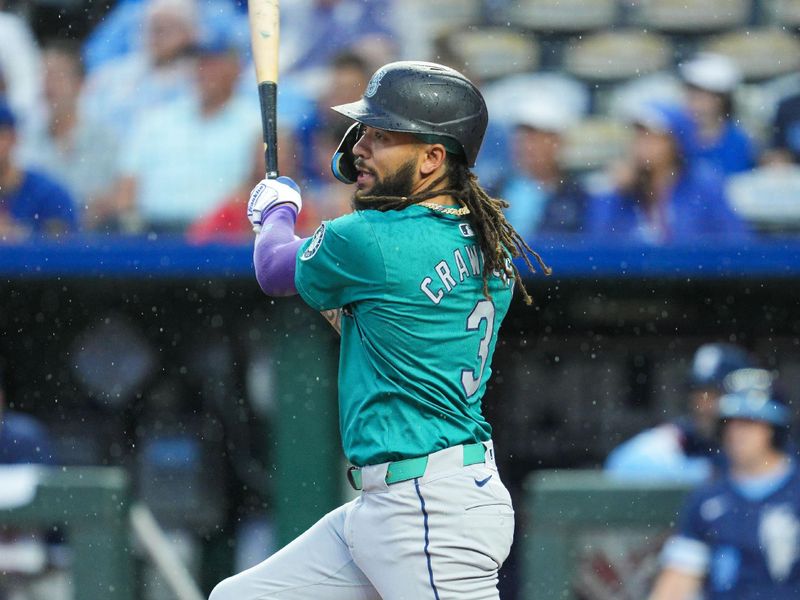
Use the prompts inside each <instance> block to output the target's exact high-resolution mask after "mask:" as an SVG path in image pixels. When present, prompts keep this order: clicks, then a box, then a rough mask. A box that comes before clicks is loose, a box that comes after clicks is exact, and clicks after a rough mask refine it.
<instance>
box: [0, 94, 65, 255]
mask: <svg viewBox="0 0 800 600" xmlns="http://www.w3.org/2000/svg"><path fill="white" fill-rule="evenodd" d="M16 142H17V132H16V118H15V117H14V113H13V112H12V111H11V109H10V108H9V106H8V104H6V103H5V102H4V101H3V100H2V99H0V243H2V242H15V241H22V240H24V239H26V238H27V237H29V236H30V235H31V234H45V235H54V236H58V235H60V234H62V233H65V232H67V231H71V230H73V229H75V223H76V218H75V211H74V203H73V200H72V197H71V196H70V195H69V192H67V190H66V189H64V188H63V187H62V186H61V185H60V184H59V183H57V182H56V181H54V180H52V179H50V178H49V177H47V176H46V175H43V174H42V173H39V172H37V171H33V170H26V169H21V168H19V167H18V166H17V165H16V164H15V162H14V159H13V151H14V147H15V145H16Z"/></svg>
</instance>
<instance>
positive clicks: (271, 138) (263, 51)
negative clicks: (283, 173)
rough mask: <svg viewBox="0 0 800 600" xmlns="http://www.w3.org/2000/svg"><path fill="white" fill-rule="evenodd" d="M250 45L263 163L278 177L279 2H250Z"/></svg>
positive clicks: (268, 174)
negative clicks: (262, 143) (256, 87)
mask: <svg viewBox="0 0 800 600" xmlns="http://www.w3.org/2000/svg"><path fill="white" fill-rule="evenodd" d="M248 11H249V21H250V42H251V44H252V47H253V62H254V63H255V67H256V78H257V81H258V100H259V104H260V106H261V129H262V133H263V135H264V160H265V162H266V166H267V177H268V178H270V179H274V178H276V177H277V176H278V123H277V104H278V103H277V100H278V41H279V39H280V8H279V2H278V0H250V1H249V2H248Z"/></svg>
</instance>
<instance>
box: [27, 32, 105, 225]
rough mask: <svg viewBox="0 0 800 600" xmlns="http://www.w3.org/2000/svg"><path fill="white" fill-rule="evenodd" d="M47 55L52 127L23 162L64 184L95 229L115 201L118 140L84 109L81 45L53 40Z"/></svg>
mask: <svg viewBox="0 0 800 600" xmlns="http://www.w3.org/2000/svg"><path fill="white" fill-rule="evenodd" d="M43 58H44V89H45V97H46V100H47V105H48V115H47V127H46V128H44V129H42V130H41V131H40V132H39V134H38V135H36V136H34V137H33V138H32V139H29V140H28V142H27V143H26V144H24V145H23V147H22V149H21V152H20V160H21V162H22V163H23V164H25V165H30V166H34V167H36V168H39V169H41V170H42V171H43V172H44V173H45V174H47V175H49V176H51V177H53V178H55V179H57V180H58V181H60V182H62V183H63V184H64V185H65V186H66V187H67V189H68V190H69V192H70V194H71V195H72V196H73V198H74V199H75V201H76V202H77V204H78V205H79V207H80V210H79V211H78V213H79V219H80V220H81V221H82V223H83V225H84V227H85V228H87V229H94V228H96V227H98V226H100V225H102V223H103V222H104V221H105V219H106V215H105V213H104V211H107V210H108V206H109V204H110V200H111V191H112V186H113V183H114V181H115V178H116V166H117V152H118V143H117V138H116V137H115V136H114V134H113V132H112V131H111V130H110V129H108V128H106V127H104V126H102V125H100V124H98V123H97V122H96V121H95V120H94V118H93V117H92V115H91V114H87V113H86V112H85V111H81V110H80V106H79V101H80V95H81V89H82V85H83V66H82V63H81V57H80V48H79V47H78V46H77V45H76V44H74V43H72V42H68V41H60V42H53V43H51V44H49V45H48V46H47V47H46V48H45V50H44V53H43Z"/></svg>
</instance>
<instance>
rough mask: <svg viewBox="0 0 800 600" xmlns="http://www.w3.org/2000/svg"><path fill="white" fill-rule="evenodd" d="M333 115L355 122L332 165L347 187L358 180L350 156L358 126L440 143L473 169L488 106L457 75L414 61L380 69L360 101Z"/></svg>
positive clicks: (480, 96) (334, 156) (343, 107)
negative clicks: (412, 135) (461, 157)
mask: <svg viewBox="0 0 800 600" xmlns="http://www.w3.org/2000/svg"><path fill="white" fill-rule="evenodd" d="M333 110H335V111H336V112H339V113H341V114H343V115H345V116H347V117H350V118H351V119H353V120H354V121H356V122H357V123H356V124H355V125H353V126H352V127H351V128H350V129H349V130H348V131H347V133H346V134H345V136H344V138H343V139H342V142H341V143H340V144H339V148H338V149H337V151H336V153H335V154H334V155H333V160H332V162H331V167H332V170H333V174H334V175H335V176H336V177H337V178H338V179H339V180H341V181H343V182H345V183H353V182H354V181H355V178H356V177H355V175H356V171H355V167H354V166H353V160H354V157H353V152H352V151H353V146H354V145H355V143H356V142H357V141H358V137H359V127H358V124H359V123H360V124H362V125H367V126H368V127H374V128H376V129H384V130H386V131H401V132H405V133H413V134H415V135H417V136H419V137H420V138H421V139H422V140H423V141H425V142H429V143H440V144H442V145H444V147H445V149H446V150H447V151H448V152H450V153H451V154H459V155H462V156H464V158H465V160H466V163H467V165H468V166H469V167H473V166H475V160H476V158H477V156H478V151H479V150H480V147H481V143H482V142H483V136H484V134H485V133H486V125H487V123H488V121H489V114H488V111H487V109H486V102H484V100H483V96H482V95H481V93H480V91H478V88H477V87H475V85H473V84H472V82H471V81H470V80H469V79H467V78H466V77H464V76H463V75H462V74H461V73H459V72H458V71H456V70H455V69H451V68H449V67H445V66H443V65H438V64H436V63H428V62H418V61H399V62H393V63H389V64H388V65H384V66H383V67H381V68H380V69H378V70H377V71H376V72H375V74H374V75H373V76H372V79H370V80H369V83H368V84H367V89H366V91H365V92H364V95H363V97H362V98H361V100H358V101H357V102H351V103H350V104H342V105H339V106H334V107H333Z"/></svg>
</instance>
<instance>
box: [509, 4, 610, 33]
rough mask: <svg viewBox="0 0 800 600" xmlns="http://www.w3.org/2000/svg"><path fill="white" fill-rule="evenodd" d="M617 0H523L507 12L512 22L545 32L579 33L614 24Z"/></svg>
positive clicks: (512, 5)
mask: <svg viewBox="0 0 800 600" xmlns="http://www.w3.org/2000/svg"><path fill="white" fill-rule="evenodd" d="M617 9H618V6H617V2H616V0H523V1H521V2H513V3H511V6H510V7H509V9H508V11H507V13H506V19H507V21H508V22H510V23H511V24H512V25H518V26H520V27H525V28H527V29H531V30H533V31H537V32H541V33H554V32H555V33H577V32H581V31H590V30H593V29H602V28H604V27H608V26H610V25H612V24H613V23H614V21H615V19H616V17H617Z"/></svg>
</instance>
